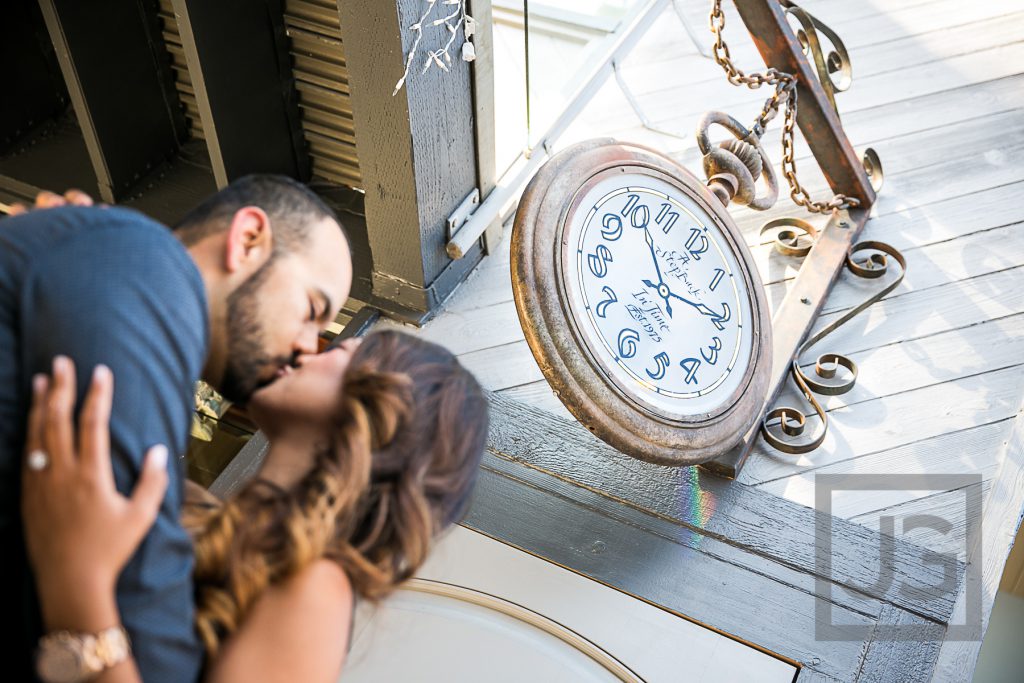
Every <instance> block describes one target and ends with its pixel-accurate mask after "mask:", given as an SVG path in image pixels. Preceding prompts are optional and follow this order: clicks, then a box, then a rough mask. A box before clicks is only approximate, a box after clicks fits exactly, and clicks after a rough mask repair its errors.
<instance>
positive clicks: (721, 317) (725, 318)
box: [711, 301, 732, 330]
mask: <svg viewBox="0 0 1024 683" xmlns="http://www.w3.org/2000/svg"><path fill="white" fill-rule="evenodd" d="M730 320H732V311H730V310H729V304H727V303H725V302H724V301H723V302H722V312H721V313H719V314H718V315H713V316H711V322H712V323H714V325H715V327H717V328H718V329H719V330H724V329H725V325H723V324H722V323H727V322H729V321H730Z"/></svg>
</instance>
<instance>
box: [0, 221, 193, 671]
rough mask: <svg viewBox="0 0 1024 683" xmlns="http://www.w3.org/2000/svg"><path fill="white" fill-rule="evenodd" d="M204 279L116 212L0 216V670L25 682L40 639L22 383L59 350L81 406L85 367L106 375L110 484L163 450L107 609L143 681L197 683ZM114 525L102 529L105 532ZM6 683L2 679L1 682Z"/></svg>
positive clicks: (157, 237)
mask: <svg viewBox="0 0 1024 683" xmlns="http://www.w3.org/2000/svg"><path fill="white" fill-rule="evenodd" d="M208 334H209V330H208V319H207V308H206V294H205V289H204V287H203V281H202V278H201V277H200V275H199V271H198V270H197V269H196V266H195V263H194V262H193V261H192V259H191V258H190V256H189V254H188V252H187V251H186V249H185V248H184V247H183V246H182V244H181V243H180V242H179V241H178V240H177V239H176V238H175V237H174V236H173V234H172V233H171V232H170V231H169V230H168V229H167V228H166V227H164V226H163V225H160V224H159V223H156V222H154V221H152V220H150V219H149V218H146V217H145V216H143V215H142V214H140V213H137V212H135V211H131V210H129V209H122V208H82V207H64V208H58V209H47V210H43V211H33V212H30V213H28V214H24V215H22V216H17V217H13V218H7V219H4V220H3V221H0V552H2V553H3V562H0V567H2V569H0V605H3V606H4V608H3V609H2V610H0V615H2V616H0V619H3V620H4V621H6V622H7V626H6V627H4V628H3V629H2V632H3V633H5V634H21V635H22V636H23V637H22V638H21V639H19V638H8V637H4V638H0V662H3V667H4V669H5V671H7V672H8V673H10V674H11V680H32V679H33V678H34V676H33V675H32V674H31V673H30V670H31V661H32V653H33V652H34V649H35V644H36V642H37V640H38V638H39V636H40V635H41V625H40V621H39V613H38V602H37V599H36V596H35V591H34V588H33V584H32V577H31V572H30V570H29V568H28V565H27V559H26V556H25V550H24V541H23V538H22V530H21V515H20V476H21V475H20V467H21V461H22V458H23V449H24V442H25V422H26V417H27V414H28V407H29V403H30V397H31V381H32V375H33V374H35V373H38V372H49V370H50V367H51V363H52V360H53V357H54V356H56V355H58V354H64V355H66V356H69V357H70V358H72V359H73V360H74V361H75V367H76V369H77V372H78V388H79V401H81V398H82V396H83V395H84V393H85V391H86V389H87V388H88V385H89V378H90V376H91V374H92V370H93V368H94V367H95V366H96V365H97V364H99V363H103V364H105V365H107V366H109V367H110V368H111V370H112V371H113V374H114V406H113V412H112V416H111V425H110V430H111V448H112V460H113V466H114V473H115V479H116V481H117V488H118V490H119V491H121V492H122V493H125V494H128V493H130V492H131V491H132V490H133V489H134V487H135V482H136V480H137V479H138V475H139V472H140V469H141V464H142V459H143V457H144V455H145V453H146V451H147V449H148V448H149V447H150V446H153V445H154V444H157V443H163V444H166V445H167V447H168V449H169V450H170V453H171V457H170V459H169V460H170V462H169V466H168V469H169V474H170V482H169V486H168V490H167V495H166V497H165V499H164V501H163V504H162V506H161V508H160V514H159V516H158V518H157V521H156V523H155V524H154V525H153V528H152V529H151V530H150V532H149V534H148V535H147V536H146V538H145V540H144V541H143V543H142V545H141V546H140V547H139V549H138V551H137V552H136V553H135V555H134V556H133V557H132V559H131V560H130V561H129V563H128V565H127V566H126V567H125V570H124V571H123V572H122V575H121V577H120V579H119V580H118V585H117V602H118V607H119V609H120V612H121V618H122V620H123V623H124V626H125V628H126V629H127V630H128V633H129V636H130V637H131V640H132V650H133V654H134V656H135V659H136V661H137V663H138V667H139V670H140V672H141V673H142V677H143V679H144V680H145V681H147V683H164V682H166V683H172V682H173V683H182V682H188V681H194V680H196V679H197V677H198V675H199V670H200V667H201V664H202V656H203V654H202V646H201V644H200V642H199V640H198V638H197V636H196V633H195V630H194V626H193V613H194V597H193V588H192V566H193V559H192V557H193V556H192V545H191V543H190V541H189V537H188V535H187V534H186V532H185V530H184V529H183V528H182V526H181V524H180V522H179V520H178V515H179V512H180V510H181V504H182V496H183V488H184V461H183V456H184V453H185V449H186V445H187V438H188V429H189V424H190V419H191V414H192V408H193V406H194V400H193V383H194V381H195V380H196V379H198V377H199V373H200V372H201V370H202V367H203V363H204V360H205V357H206V348H207V343H208V342H207V337H208ZM113 532H114V530H112V533H113ZM5 678H6V676H5Z"/></svg>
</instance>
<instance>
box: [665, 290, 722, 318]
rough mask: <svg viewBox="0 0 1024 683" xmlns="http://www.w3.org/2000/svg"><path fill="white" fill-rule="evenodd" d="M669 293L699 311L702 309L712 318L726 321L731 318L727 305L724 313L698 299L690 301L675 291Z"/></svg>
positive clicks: (703, 312) (702, 311)
mask: <svg viewBox="0 0 1024 683" xmlns="http://www.w3.org/2000/svg"><path fill="white" fill-rule="evenodd" d="M668 295H669V296H673V297H675V298H677V299H679V300H680V301H682V302H683V303H687V304H690V305H691V306H693V307H694V308H696V309H697V310H698V311H700V312H701V313H702V314H704V315H706V316H709V317H712V318H715V319H716V320H722V321H723V322H724V321H726V320H728V319H729V307H728V306H725V309H724V312H723V313H719V312H718V311H715V310H713V309H712V308H709V307H708V306H707V304H702V303H697V302H696V301H690V300H689V299H687V298H686V297H682V296H679V295H678V294H676V293H675V292H673V291H669V293H668Z"/></svg>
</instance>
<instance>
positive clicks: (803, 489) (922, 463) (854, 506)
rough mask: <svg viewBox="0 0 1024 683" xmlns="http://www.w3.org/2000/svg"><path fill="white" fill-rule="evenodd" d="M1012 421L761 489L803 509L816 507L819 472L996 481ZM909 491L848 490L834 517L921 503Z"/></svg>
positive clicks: (837, 500) (835, 504)
mask: <svg viewBox="0 0 1024 683" xmlns="http://www.w3.org/2000/svg"><path fill="white" fill-rule="evenodd" d="M1012 423H1013V420H1012V418H1004V419H1002V420H998V421H996V422H990V423H987V424H983V425H979V426H977V427H968V428H967V429H962V430H960V431H956V432H947V433H945V434H940V435H939V436H935V437H930V438H927V439H923V440H921V441H915V442H913V443H909V444H904V445H902V446H899V447H897V448H892V449H885V450H881V451H876V452H874V453H868V454H866V455H862V456H859V457H855V458H849V459H847V460H843V461H841V462H838V463H834V464H832V465H826V466H824V467H819V468H809V469H807V470H803V471H801V472H800V473H799V474H796V475H793V476H788V477H781V478H779V479H773V480H771V481H769V482H765V483H764V484H759V485H758V488H759V489H761V490H762V491H765V492H766V493H771V494H773V495H776V496H782V497H783V498H786V499H787V500H790V501H792V502H794V503H799V504H801V505H807V506H812V505H813V504H814V478H815V477H816V476H817V475H818V474H882V473H892V474H894V475H898V474H900V473H911V472H965V473H966V472H978V473H980V474H981V476H982V478H983V479H985V480H989V479H992V478H993V477H994V476H995V475H996V473H997V472H998V469H999V464H1000V462H1001V458H1000V452H1001V446H1002V444H1003V443H1004V442H1005V440H1006V435H1007V434H1008V433H1009V430H1010V426H1011V425H1012ZM921 495H922V494H921V492H919V491H910V490H884V491H883V490H879V491H844V492H837V493H835V494H834V495H833V496H832V514H834V515H836V516H837V517H842V518H843V519H849V520H851V521H855V522H858V523H863V520H860V519H858V515H867V514H869V513H875V512H878V511H879V510H882V509H885V508H888V507H891V506H894V505H900V504H902V503H907V502H909V501H913V500H916V499H919V498H920V497H921Z"/></svg>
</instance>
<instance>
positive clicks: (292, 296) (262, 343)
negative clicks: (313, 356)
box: [221, 219, 352, 402]
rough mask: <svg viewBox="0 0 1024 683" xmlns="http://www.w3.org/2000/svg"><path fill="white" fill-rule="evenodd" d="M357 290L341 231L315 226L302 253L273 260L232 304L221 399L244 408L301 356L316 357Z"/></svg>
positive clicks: (239, 291) (331, 225)
mask: <svg viewBox="0 0 1024 683" xmlns="http://www.w3.org/2000/svg"><path fill="white" fill-rule="evenodd" d="M351 287H352V257H351V254H350V252H349V248H348V244H347V243H346V241H345V237H344V235H343V234H342V232H341V230H340V229H339V227H338V225H337V224H336V223H334V222H333V221H331V220H329V219H324V220H323V221H321V222H319V223H317V224H315V225H314V226H312V228H311V230H310V239H309V241H308V243H307V244H306V245H303V247H302V248H300V249H298V250H295V251H293V252H292V253H290V254H288V255H285V256H281V257H278V258H274V259H272V260H271V261H269V262H268V263H267V264H265V265H264V266H263V267H262V268H260V270H258V271H257V272H256V273H255V274H253V276H252V277H250V278H249V279H248V280H246V281H245V282H244V283H243V284H242V285H241V286H239V287H238V289H236V290H235V291H234V292H233V293H232V294H231V296H230V297H229V298H228V319H227V333H228V359H227V366H226V368H225V371H224V379H223V382H222V386H221V393H223V394H224V396H225V397H227V398H228V399H230V400H232V401H237V402H245V401H247V400H248V399H249V397H250V396H251V395H252V393H253V392H254V391H256V390H257V389H259V388H260V387H263V386H266V385H267V384H270V383H271V382H273V381H274V380H275V379H277V378H278V377H280V376H281V375H283V374H284V368H286V367H288V366H290V365H292V363H293V362H294V360H295V359H296V358H297V357H298V355H299V354H303V353H316V352H317V338H318V335H319V333H320V331H321V330H323V329H324V328H325V327H327V325H328V324H329V323H330V322H331V321H333V320H334V317H335V315H336V314H337V312H338V310H340V309H341V307H342V305H343V304H344V303H345V300H346V299H348V294H349V290H350V289H351Z"/></svg>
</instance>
